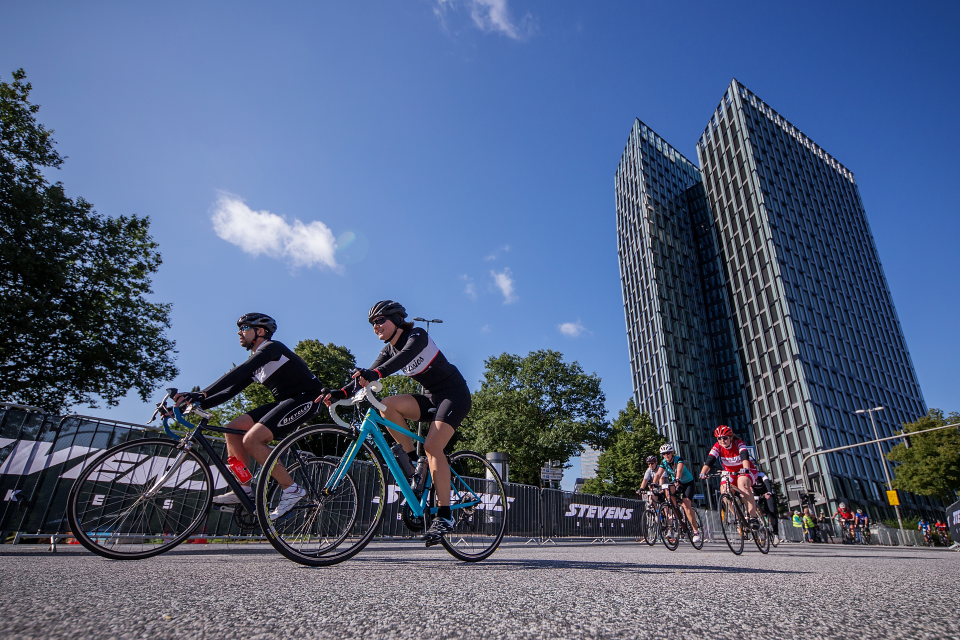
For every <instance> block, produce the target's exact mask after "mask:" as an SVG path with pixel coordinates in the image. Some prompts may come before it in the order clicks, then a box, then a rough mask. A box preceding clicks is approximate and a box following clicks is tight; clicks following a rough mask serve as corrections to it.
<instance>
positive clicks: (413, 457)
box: [407, 449, 420, 462]
mask: <svg viewBox="0 0 960 640" xmlns="http://www.w3.org/2000/svg"><path fill="white" fill-rule="evenodd" d="M407 455H408V456H410V462H416V461H417V460H419V459H420V456H418V455H417V450H416V449H414V450H413V451H407Z"/></svg>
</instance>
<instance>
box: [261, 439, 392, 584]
mask: <svg viewBox="0 0 960 640" xmlns="http://www.w3.org/2000/svg"><path fill="white" fill-rule="evenodd" d="M354 448H355V449H356V455H355V457H354V459H353V462H352V463H351V465H350V469H349V470H348V472H347V473H346V474H344V475H343V477H342V478H341V479H340V481H339V482H338V483H337V484H336V486H332V487H331V486H329V485H330V481H331V479H332V478H333V476H334V474H335V473H336V472H337V471H338V468H339V465H340V461H341V459H342V458H343V457H344V456H345V455H347V453H348V452H349V451H352V450H353V449H354ZM281 464H282V465H283V467H284V468H285V469H286V471H287V473H288V474H290V476H291V477H292V478H293V481H294V482H296V483H297V485H299V486H300V487H301V488H302V489H304V490H305V491H306V496H304V498H303V499H301V500H300V502H298V503H297V504H295V505H294V506H293V508H292V509H291V510H290V511H288V512H287V513H286V514H284V515H283V516H281V517H279V518H276V519H275V520H274V519H271V517H270V512H271V511H273V510H274V509H275V508H276V506H277V503H278V502H279V500H280V491H279V483H278V482H277V480H276V479H274V478H273V475H272V474H273V472H274V471H275V470H277V467H278V465H281ZM385 494H386V482H385V481H384V476H383V467H382V466H381V463H380V460H379V458H378V457H377V455H376V452H375V451H374V450H373V448H372V447H371V446H370V445H369V444H367V443H366V442H358V441H357V439H356V436H355V435H354V434H353V433H352V432H351V431H349V430H347V429H343V428H341V427H338V426H335V425H315V426H311V427H304V428H303V429H300V430H299V431H296V432H294V433H293V434H291V435H290V436H288V437H287V438H285V439H284V440H283V441H282V442H281V443H280V444H279V445H277V447H276V448H275V449H274V450H273V451H272V452H271V453H270V456H269V457H268V458H267V460H266V461H265V462H264V465H263V469H262V470H261V472H260V477H259V479H258V480H257V493H256V496H257V500H256V502H257V519H258V520H259V521H260V527H261V529H263V532H264V533H265V534H266V536H267V540H269V541H270V544H271V545H273V548H274V549H276V550H277V551H279V552H280V553H281V554H282V555H283V556H284V557H285V558H287V559H289V560H292V561H294V562H297V563H300V564H304V565H307V566H312V567H321V566H327V565H331V564H336V563H338V562H343V561H344V560H347V559H349V558H352V557H353V556H354V555H356V554H357V553H359V552H360V550H361V549H363V548H364V547H365V546H366V545H367V543H369V542H370V540H371V539H372V538H373V536H374V535H375V534H376V532H377V529H378V527H379V525H380V521H381V520H382V519H383V507H384V504H386V499H385V497H386V496H385Z"/></svg>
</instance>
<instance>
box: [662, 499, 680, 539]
mask: <svg viewBox="0 0 960 640" xmlns="http://www.w3.org/2000/svg"><path fill="white" fill-rule="evenodd" d="M660 540H661V541H663V546H665V547H666V548H667V549H670V551H676V550H677V547H679V546H680V519H679V517H678V516H677V508H676V507H675V506H673V505H672V504H670V503H669V502H665V503H664V504H663V506H662V507H660Z"/></svg>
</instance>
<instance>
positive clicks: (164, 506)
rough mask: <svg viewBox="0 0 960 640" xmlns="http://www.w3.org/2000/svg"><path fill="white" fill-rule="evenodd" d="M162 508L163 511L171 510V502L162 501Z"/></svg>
mask: <svg viewBox="0 0 960 640" xmlns="http://www.w3.org/2000/svg"><path fill="white" fill-rule="evenodd" d="M163 508H164V509H173V500H169V499H167V500H164V501H163Z"/></svg>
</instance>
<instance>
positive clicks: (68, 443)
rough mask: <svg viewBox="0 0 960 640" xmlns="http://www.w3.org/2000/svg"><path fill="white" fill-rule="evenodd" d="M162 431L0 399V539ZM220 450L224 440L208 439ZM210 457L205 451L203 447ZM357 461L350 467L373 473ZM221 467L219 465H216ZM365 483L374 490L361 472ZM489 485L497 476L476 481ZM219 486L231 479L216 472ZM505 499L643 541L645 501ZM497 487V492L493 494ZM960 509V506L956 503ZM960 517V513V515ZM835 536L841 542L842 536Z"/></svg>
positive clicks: (231, 533)
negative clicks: (108, 459) (110, 458)
mask: <svg viewBox="0 0 960 640" xmlns="http://www.w3.org/2000/svg"><path fill="white" fill-rule="evenodd" d="M158 431H159V429H155V428H151V427H145V426H142V425H136V424H130V423H126V422H120V421H116V420H104V419H101V418H93V417H87V416H77V415H73V416H64V417H61V416H53V415H48V414H44V413H41V412H39V411H38V410H35V409H34V408H32V407H18V406H15V405H9V404H7V405H4V404H3V403H0V496H2V502H0V542H4V541H6V540H8V538H9V539H11V540H12V541H13V542H18V541H20V540H21V539H24V538H32V539H36V538H42V539H48V538H49V539H54V540H56V539H57V538H58V537H64V536H68V535H69V526H68V524H67V521H66V516H65V511H66V501H67V494H68V493H69V491H70V487H71V485H72V483H73V479H74V478H76V477H77V475H78V473H79V471H80V469H82V468H83V465H84V464H85V461H86V460H87V459H90V458H91V457H92V456H94V455H96V454H97V453H98V452H99V451H102V450H104V449H107V448H109V447H112V446H114V445H116V444H120V443H121V442H126V441H128V440H131V439H135V438H143V437H150V436H155V435H156V434H157V432H158ZM210 440H211V442H212V444H213V446H214V449H215V450H216V451H217V453H218V454H222V453H223V452H224V446H225V443H224V442H223V440H222V439H219V438H210ZM201 455H202V452H201ZM369 471H370V470H368V469H366V468H365V467H364V466H363V465H356V466H355V467H354V468H353V470H352V471H351V473H353V474H358V476H362V475H363V474H364V473H367V472H369ZM214 472H215V473H216V471H215V470H214ZM355 479H356V480H357V483H356V484H357V486H358V487H364V486H372V483H368V482H363V481H362V478H361V477H357V478H355ZM474 484H475V486H476V487H478V488H479V489H480V490H481V491H483V490H486V489H487V485H488V484H492V481H489V480H485V479H474ZM215 485H216V488H218V489H219V488H223V487H224V486H226V483H225V482H224V481H223V480H222V479H221V478H219V476H217V477H216V478H215ZM504 489H505V492H506V495H507V504H505V505H494V504H492V503H491V504H489V505H485V508H489V509H491V510H494V511H500V510H501V509H506V518H507V535H508V536H514V537H523V538H528V540H531V541H537V542H541V543H542V542H548V541H551V540H554V539H558V538H571V539H586V540H591V541H594V542H600V543H604V542H612V541H614V540H615V539H621V540H622V539H635V540H636V539H639V538H640V535H641V533H642V530H641V523H642V517H643V512H644V509H645V507H646V505H645V503H644V502H643V501H641V500H633V499H629V498H617V497H611V496H595V495H590V494H584V493H571V492H569V491H560V490H555V489H540V488H539V487H533V486H529V485H521V484H511V483H505V484H504ZM488 493H492V491H488ZM359 497H360V502H361V504H363V505H365V506H364V507H363V508H362V509H361V512H360V513H359V514H358V517H357V520H356V526H357V527H360V526H363V523H364V522H365V521H367V522H368V521H369V518H372V517H373V515H374V513H375V507H376V505H375V503H374V501H373V497H372V496H367V499H364V496H359ZM386 500H387V504H386V505H385V509H386V511H385V515H384V520H383V523H382V524H381V529H380V532H379V535H380V536H382V537H391V538H410V537H413V536H416V535H419V534H418V533H414V532H411V531H410V530H409V529H408V528H407V527H406V526H405V525H404V523H403V520H402V517H401V510H402V509H403V507H404V501H403V496H402V494H401V493H400V491H399V490H398V489H397V487H396V486H395V485H392V484H391V485H388V487H387V495H386ZM955 506H957V508H958V509H960V503H958V505H955ZM697 511H698V513H699V514H700V519H701V523H702V525H703V529H704V531H703V534H704V535H705V537H706V539H707V540H713V541H722V539H723V535H722V533H721V531H720V521H719V517H718V514H717V513H716V512H714V511H708V510H704V509H698V510H697ZM958 518H960V512H958ZM779 524H780V537H781V538H782V539H785V540H790V541H793V542H802V541H803V531H802V529H798V528H795V527H793V526H792V522H791V520H790V519H780V521H779ZM872 529H873V531H872V533H873V535H872V540H873V541H875V543H876V544H881V545H899V546H904V545H905V546H917V545H922V544H923V538H922V536H921V535H920V533H919V532H918V531H905V532H901V531H899V530H896V529H890V528H889V527H886V526H884V525H879V526H877V525H874V526H873V527H872ZM196 537H198V538H200V539H206V538H226V539H249V538H260V537H262V536H260V534H259V531H258V530H254V531H251V530H249V529H241V528H240V527H239V526H238V525H237V523H235V522H234V520H233V514H232V513H231V512H229V511H219V510H216V509H214V510H212V511H211V512H210V515H209V517H208V518H207V520H206V522H204V524H203V525H202V527H201V529H200V530H199V532H198V533H197V536H196ZM834 541H835V542H836V541H838V538H837V537H836V536H834Z"/></svg>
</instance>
